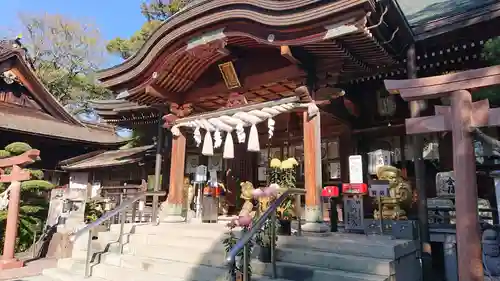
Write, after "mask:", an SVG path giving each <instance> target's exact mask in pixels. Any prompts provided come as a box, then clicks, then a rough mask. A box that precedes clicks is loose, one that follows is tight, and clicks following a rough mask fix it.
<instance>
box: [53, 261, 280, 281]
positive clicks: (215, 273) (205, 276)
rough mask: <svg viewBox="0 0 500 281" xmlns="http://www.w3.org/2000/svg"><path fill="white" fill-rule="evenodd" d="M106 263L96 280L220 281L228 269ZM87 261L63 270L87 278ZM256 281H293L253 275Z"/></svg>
mask: <svg viewBox="0 0 500 281" xmlns="http://www.w3.org/2000/svg"><path fill="white" fill-rule="evenodd" d="M105 256H106V261H105V262H103V263H101V264H98V265H95V266H93V267H92V277H93V278H95V277H97V278H102V279H104V280H107V281H123V280H127V281H128V280H131V281H141V280H145V279H146V280H148V281H164V280H168V281H216V280H221V279H218V278H221V277H223V276H225V274H226V273H227V270H228V269H227V268H216V267H209V266H203V265H196V264H186V263H181V262H175V261H168V260H151V259H145V258H138V257H134V256H127V255H122V256H119V255H105ZM84 267H85V263H84V261H83V260H69V259H68V260H66V261H65V262H64V263H63V264H61V268H59V269H60V270H63V271H65V272H73V273H74V274H80V275H83V271H84ZM252 280H254V281H271V280H274V281H289V280H285V279H271V278H269V277H267V276H253V278H252Z"/></svg>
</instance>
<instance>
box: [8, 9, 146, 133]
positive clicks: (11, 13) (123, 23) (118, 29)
mask: <svg viewBox="0 0 500 281" xmlns="http://www.w3.org/2000/svg"><path fill="white" fill-rule="evenodd" d="M141 2H142V1H141V0H0V10H1V11H2V16H1V17H0V38H1V37H15V36H17V35H18V34H20V33H21V31H22V28H21V25H20V22H19V19H18V15H19V14H20V13H22V14H40V13H44V12H47V13H50V14H61V15H65V16H67V17H70V18H72V19H75V20H83V21H85V22H91V23H93V24H95V25H96V26H97V27H98V28H99V29H100V31H101V34H102V36H103V38H104V39H106V40H110V39H112V38H114V37H116V36H120V37H129V36H130V35H132V34H133V33H134V32H135V31H136V30H138V29H139V28H140V27H141V26H142V24H143V22H144V17H143V16H142V15H141V12H140V4H141ZM120 61H121V59H120V58H118V57H114V58H110V61H108V63H107V64H110V65H113V64H117V63H119V62H120ZM118 134H119V135H121V136H123V137H129V136H130V132H128V131H124V130H120V131H118Z"/></svg>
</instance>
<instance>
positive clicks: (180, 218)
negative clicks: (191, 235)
mask: <svg viewBox="0 0 500 281" xmlns="http://www.w3.org/2000/svg"><path fill="white" fill-rule="evenodd" d="M185 221H186V218H185V217H183V216H176V215H171V216H166V217H164V218H162V219H160V222H161V223H177V222H185Z"/></svg>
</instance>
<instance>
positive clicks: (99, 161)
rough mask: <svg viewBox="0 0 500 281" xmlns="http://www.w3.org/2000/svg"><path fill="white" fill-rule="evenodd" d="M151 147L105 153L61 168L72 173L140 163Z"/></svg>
mask: <svg viewBox="0 0 500 281" xmlns="http://www.w3.org/2000/svg"><path fill="white" fill-rule="evenodd" d="M153 147H154V145H147V146H140V147H134V148H130V149H119V150H111V151H106V152H102V153H100V154H97V155H92V156H90V158H87V159H83V160H80V161H77V162H74V163H70V164H67V165H63V166H62V167H61V168H62V169H64V170H73V171H74V170H85V169H92V168H102V167H111V166H120V165H125V164H131V163H137V162H139V161H141V160H142V159H143V157H144V155H145V153H146V152H147V151H148V150H150V149H152V148H153Z"/></svg>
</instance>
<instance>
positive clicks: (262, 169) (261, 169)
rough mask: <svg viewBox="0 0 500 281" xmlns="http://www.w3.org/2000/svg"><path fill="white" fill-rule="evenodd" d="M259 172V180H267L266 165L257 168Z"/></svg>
mask: <svg viewBox="0 0 500 281" xmlns="http://www.w3.org/2000/svg"><path fill="white" fill-rule="evenodd" d="M257 171H258V173H257V175H258V179H259V181H266V180H267V168H266V167H259V168H258V169H257Z"/></svg>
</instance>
